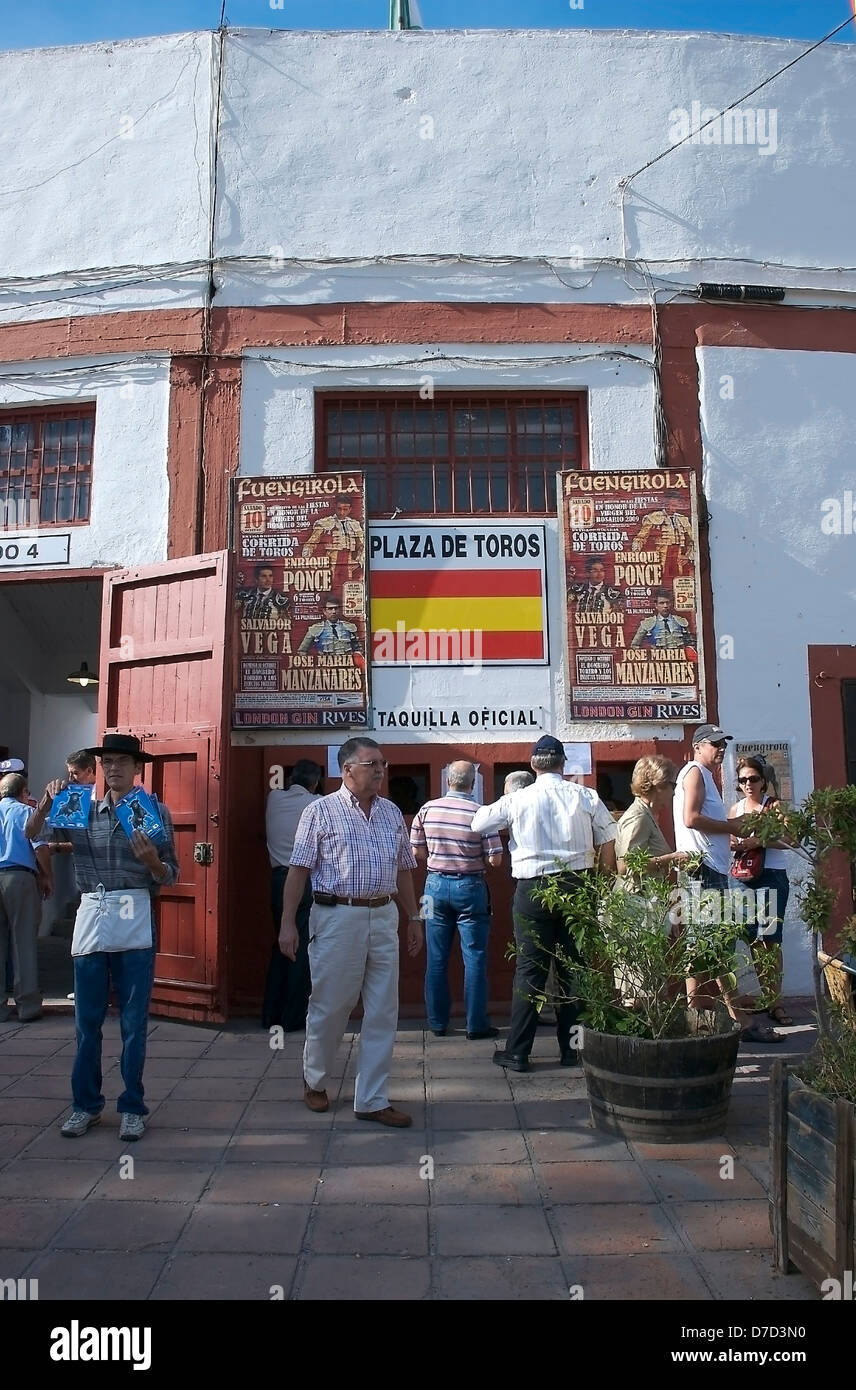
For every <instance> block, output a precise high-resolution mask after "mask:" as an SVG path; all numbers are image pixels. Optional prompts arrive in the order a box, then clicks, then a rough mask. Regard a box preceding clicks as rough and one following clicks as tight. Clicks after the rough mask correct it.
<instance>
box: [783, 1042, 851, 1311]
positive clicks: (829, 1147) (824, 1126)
mask: <svg viewBox="0 0 856 1390" xmlns="http://www.w3.org/2000/svg"><path fill="white" fill-rule="evenodd" d="M770 1167H771V1173H770V1176H771V1183H770V1223H771V1226H772V1230H773V1264H774V1267H775V1268H776V1269H777V1270H778V1271H779V1272H780V1273H781V1274H786V1273H787V1272H788V1262H789V1261H792V1262H793V1264H795V1265H796V1267H797V1269H799V1270H801V1271H802V1273H803V1274H805V1275H807V1276H808V1277H809V1278H810V1279H811V1280H813V1282H814V1283H815V1284H817V1286H818V1287H820V1286H821V1285H822V1284H823V1282H824V1280H826V1279H838V1280H839V1281H840V1283H841V1285H842V1288H846V1287H850V1288H851V1289H852V1282H851V1283H850V1284H849V1285H848V1284H847V1281H846V1274H847V1271H850V1280H851V1281H852V1278H853V1271H854V1270H856V1203H854V1169H856V1107H854V1106H853V1105H851V1104H850V1102H849V1101H846V1100H837V1101H832V1100H827V1099H826V1097H825V1096H821V1095H819V1094H818V1093H817V1091H812V1090H810V1089H809V1087H808V1086H805V1085H804V1084H803V1082H802V1081H799V1080H798V1079H797V1077H795V1076H789V1075H788V1069H787V1067H786V1065H785V1064H784V1063H783V1062H779V1061H776V1062H774V1063H773V1073H772V1077H771V1080H770ZM845 1296H847V1295H845Z"/></svg>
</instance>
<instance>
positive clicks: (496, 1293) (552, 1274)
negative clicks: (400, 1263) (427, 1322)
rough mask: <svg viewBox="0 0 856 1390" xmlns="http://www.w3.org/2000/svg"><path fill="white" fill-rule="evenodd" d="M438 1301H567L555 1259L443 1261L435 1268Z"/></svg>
mask: <svg viewBox="0 0 856 1390" xmlns="http://www.w3.org/2000/svg"><path fill="white" fill-rule="evenodd" d="M438 1281H439V1295H438V1296H439V1297H440V1298H441V1299H455V1300H457V1301H466V1302H479V1303H481V1302H485V1301H488V1300H500V1301H503V1302H508V1303H517V1302H521V1301H524V1300H525V1301H538V1302H544V1301H547V1300H550V1301H561V1300H563V1301H564V1302H567V1301H568V1286H567V1281H566V1279H565V1275H564V1271H563V1269H562V1262H561V1260H559V1259H558V1258H557V1257H555V1256H553V1257H549V1256H547V1257H543V1258H537V1257H536V1258H531V1257H530V1258H527V1257H526V1256H519V1255H518V1256H505V1257H504V1258H502V1259H496V1258H493V1259H466V1258H457V1259H446V1260H443V1261H442V1263H441V1264H440V1266H439V1273H438Z"/></svg>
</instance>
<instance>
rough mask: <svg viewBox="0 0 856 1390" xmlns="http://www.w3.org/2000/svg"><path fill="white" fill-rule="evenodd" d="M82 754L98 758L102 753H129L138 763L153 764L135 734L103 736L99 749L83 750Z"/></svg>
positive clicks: (149, 755) (150, 756)
mask: <svg viewBox="0 0 856 1390" xmlns="http://www.w3.org/2000/svg"><path fill="white" fill-rule="evenodd" d="M83 751H84V753H94V754H95V756H96V757H97V758H100V757H101V755H102V754H103V753H129V754H130V755H131V757H132V758H135V759H136V760H137V762H139V763H153V762H154V758H153V757H152V755H151V753H145V752H144V751H143V748H142V745H141V744H140V740H139V739H138V738H137V737H136V735H135V734H105V735H104V742H103V743H102V745H101V747H100V748H84V750H83Z"/></svg>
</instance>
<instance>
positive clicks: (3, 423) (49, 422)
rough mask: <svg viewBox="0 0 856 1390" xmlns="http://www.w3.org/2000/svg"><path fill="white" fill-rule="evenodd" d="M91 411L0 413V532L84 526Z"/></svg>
mask: <svg viewBox="0 0 856 1390" xmlns="http://www.w3.org/2000/svg"><path fill="white" fill-rule="evenodd" d="M94 432H95V406H94V405H84V406H73V407H68V406H46V407H43V408H41V409H39V410H3V409H0V527H2V528H4V529H5V530H12V529H15V530H18V529H21V528H22V527H27V526H60V525H69V524H70V523H73V522H80V521H88V520H89V507H90V501H91V495H92V440H93V436H94Z"/></svg>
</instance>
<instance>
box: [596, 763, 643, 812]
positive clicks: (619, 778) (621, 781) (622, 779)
mask: <svg viewBox="0 0 856 1390" xmlns="http://www.w3.org/2000/svg"><path fill="white" fill-rule="evenodd" d="M635 766H636V761H635V759H634V761H633V762H627V763H602V762H599V763H598V765H597V778H596V783H597V794H598V796H599V797H600V799H601V801H602V802H603V803H604V805H605V806H606V807H607V809H608V810H609V811H611V812H612V815H613V816H614V817H615V818H616V819H617V818H618V816H620V815H622V813H623V812H624V811H626V810H627V807H628V806H629V805H630V803H631V801H632V800H633V793H632V791H631V790H630V779H631V777H632V776H633V769H634V767H635Z"/></svg>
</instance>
